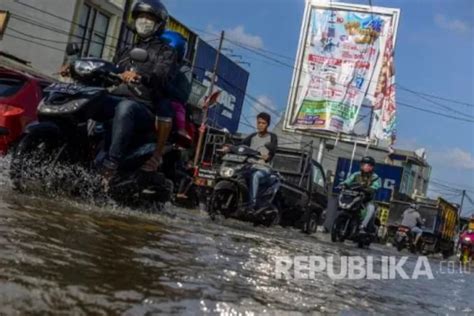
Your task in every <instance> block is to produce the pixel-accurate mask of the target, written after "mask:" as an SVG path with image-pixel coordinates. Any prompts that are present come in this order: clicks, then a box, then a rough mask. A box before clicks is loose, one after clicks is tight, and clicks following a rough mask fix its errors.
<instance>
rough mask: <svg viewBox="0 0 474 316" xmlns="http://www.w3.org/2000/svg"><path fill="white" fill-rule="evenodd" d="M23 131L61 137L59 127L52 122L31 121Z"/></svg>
mask: <svg viewBox="0 0 474 316" xmlns="http://www.w3.org/2000/svg"><path fill="white" fill-rule="evenodd" d="M24 133H25V134H35V135H38V136H41V137H52V138H60V137H61V129H60V128H59V126H58V125H56V124H55V123H53V122H33V123H31V124H29V125H28V126H26V128H25V132H24Z"/></svg>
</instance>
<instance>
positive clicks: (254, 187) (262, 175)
mask: <svg viewBox="0 0 474 316" xmlns="http://www.w3.org/2000/svg"><path fill="white" fill-rule="evenodd" d="M269 175H270V174H269V173H268V172H267V171H266V170H262V169H257V170H254V171H253V173H252V176H251V180H250V190H249V195H250V203H251V206H255V205H256V203H257V194H258V188H259V186H260V184H261V183H262V182H264V181H265V179H266V178H267V177H268V176H269Z"/></svg>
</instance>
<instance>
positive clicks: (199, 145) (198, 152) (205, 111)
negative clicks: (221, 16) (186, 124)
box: [194, 31, 225, 166]
mask: <svg viewBox="0 0 474 316" xmlns="http://www.w3.org/2000/svg"><path fill="white" fill-rule="evenodd" d="M224 35H225V34H224V31H222V32H221V38H220V41H219V48H218V49H217V53H216V59H215V61H214V68H213V69H212V78H211V86H210V87H209V93H208V95H207V98H206V102H204V106H203V109H202V110H203V115H202V123H201V127H200V128H199V138H198V143H197V146H196V152H195V154H194V166H197V165H198V162H199V158H200V156H201V150H202V143H203V141H204V134H205V133H206V124H207V117H208V112H209V106H210V103H209V101H210V99H211V96H212V93H213V90H214V82H215V81H216V77H217V67H218V65H219V57H220V55H221V51H222V44H223V43H224Z"/></svg>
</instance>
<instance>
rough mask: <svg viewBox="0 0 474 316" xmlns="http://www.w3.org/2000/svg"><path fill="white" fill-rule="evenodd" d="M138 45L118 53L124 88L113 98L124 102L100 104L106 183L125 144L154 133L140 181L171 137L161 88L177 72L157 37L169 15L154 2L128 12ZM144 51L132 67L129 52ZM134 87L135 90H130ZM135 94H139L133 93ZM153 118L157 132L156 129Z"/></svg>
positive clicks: (145, 1) (156, 163)
mask: <svg viewBox="0 0 474 316" xmlns="http://www.w3.org/2000/svg"><path fill="white" fill-rule="evenodd" d="M132 18H133V19H134V20H135V30H136V33H137V35H138V41H137V43H135V45H134V46H132V47H126V48H125V49H123V50H122V51H120V52H119V53H118V54H117V56H116V58H115V62H116V64H117V66H118V67H119V68H121V69H123V70H124V72H123V73H122V74H121V75H120V76H121V78H122V79H123V81H124V82H125V84H122V85H120V86H119V87H118V88H117V89H115V90H114V91H113V92H112V93H113V94H114V95H118V96H121V97H123V96H125V97H126V98H125V99H123V98H113V97H112V98H109V99H108V100H105V101H104V111H103V113H101V116H102V120H110V119H112V121H113V128H112V135H111V142H110V147H109V150H108V155H107V158H106V160H105V161H104V164H103V171H102V175H103V176H104V178H105V179H106V180H107V179H110V178H111V177H112V176H113V174H114V173H115V171H116V170H117V168H118V167H119V165H120V163H121V161H122V160H123V159H124V158H125V156H126V153H127V150H128V148H129V147H130V145H131V144H132V143H133V141H134V140H135V139H137V138H140V137H141V136H140V135H142V136H143V137H146V135H150V134H156V138H157V139H156V145H157V146H156V149H155V152H154V154H153V156H152V157H151V158H150V160H148V161H147V162H146V163H145V164H144V165H143V166H142V168H141V170H142V171H143V172H142V175H145V174H147V173H148V175H145V178H148V177H149V176H152V175H153V174H154V171H156V170H157V168H158V166H159V164H160V162H161V156H162V153H163V148H164V145H165V143H166V140H167V138H168V136H169V134H170V131H171V126H172V117H173V111H172V109H171V108H170V107H169V105H168V104H162V103H161V100H163V99H164V93H163V91H164V90H165V87H166V85H167V83H168V82H169V81H170V80H172V78H173V76H174V74H175V71H176V62H177V54H176V51H175V50H174V49H173V48H172V47H170V46H169V45H168V44H167V43H166V42H164V41H163V40H161V39H160V38H159V37H158V36H157V35H156V34H157V33H162V32H163V31H164V29H165V26H166V22H167V20H168V12H167V10H166V8H165V7H164V5H163V4H162V3H161V2H160V1H158V0H140V1H137V2H136V3H135V5H134V7H133V9H132ZM135 47H138V48H141V49H144V50H146V51H147V53H148V58H147V60H146V61H144V62H134V61H132V60H131V58H130V52H131V50H132V49H133V48H135ZM130 85H134V86H135V87H136V89H130ZM137 91H138V92H137ZM155 116H156V118H157V119H156V121H157V123H156V130H155Z"/></svg>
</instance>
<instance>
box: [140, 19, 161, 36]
mask: <svg viewBox="0 0 474 316" xmlns="http://www.w3.org/2000/svg"><path fill="white" fill-rule="evenodd" d="M135 28H136V30H137V33H138V35H139V36H141V37H147V36H149V35H151V34H153V33H154V32H155V31H156V23H155V21H153V20H150V19H147V18H138V19H137V20H136V21H135Z"/></svg>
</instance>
